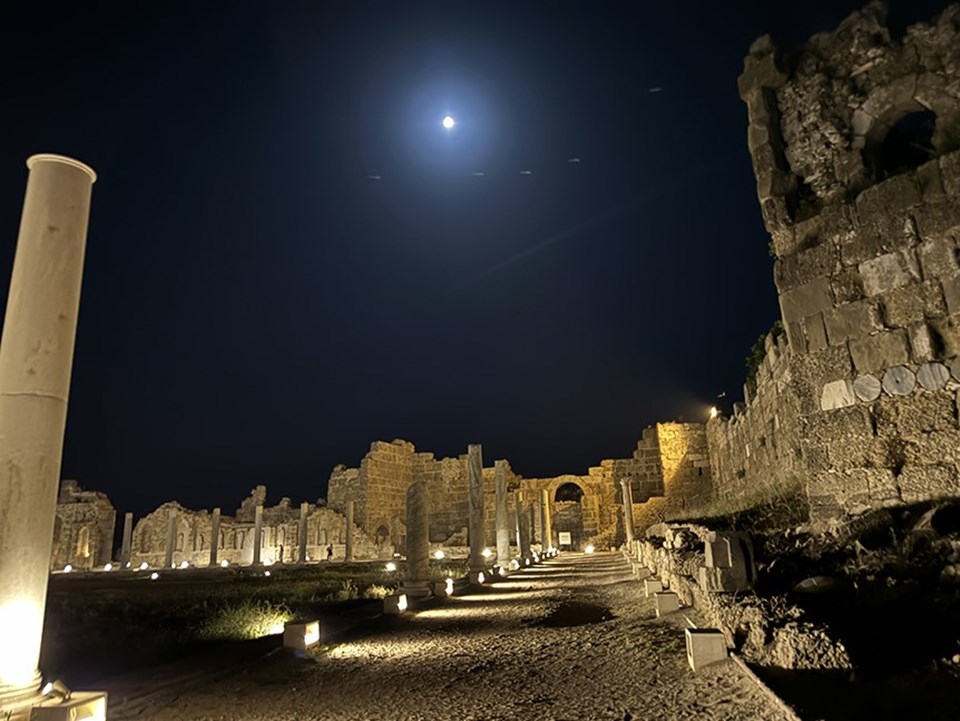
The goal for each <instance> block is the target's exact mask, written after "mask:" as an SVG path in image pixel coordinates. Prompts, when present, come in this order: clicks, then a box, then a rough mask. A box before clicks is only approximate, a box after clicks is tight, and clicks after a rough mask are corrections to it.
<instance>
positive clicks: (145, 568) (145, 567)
mask: <svg viewBox="0 0 960 721" xmlns="http://www.w3.org/2000/svg"><path fill="white" fill-rule="evenodd" d="M139 568H140V570H141V571H146V570H147V569H148V568H150V566H148V565H147V562H146V561H144V562H143V563H141V564H140V566H139Z"/></svg>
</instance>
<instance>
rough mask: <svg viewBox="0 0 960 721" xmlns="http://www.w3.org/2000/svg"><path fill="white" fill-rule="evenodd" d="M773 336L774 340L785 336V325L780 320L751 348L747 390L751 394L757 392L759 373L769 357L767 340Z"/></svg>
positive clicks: (748, 359)
mask: <svg viewBox="0 0 960 721" xmlns="http://www.w3.org/2000/svg"><path fill="white" fill-rule="evenodd" d="M770 334H773V337H774V339H776V338H779V337H780V336H781V335H783V323H781V322H780V321H779V320H778V321H775V322H774V324H773V325H772V326H771V327H770V330H769V331H768V332H766V333H764V334H763V335H761V336H760V337H759V338H757V340H756V341H754V343H753V345H752V346H751V348H750V353H749V355H747V358H746V363H747V380H746V384H747V389H748V390H749V391H750V393H753V392H754V391H756V390H757V371H758V370H760V364H761V363H763V359H764V357H765V356H766V355H767V349H766V339H767V336H768V335H770Z"/></svg>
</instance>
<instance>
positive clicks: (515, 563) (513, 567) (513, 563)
mask: <svg viewBox="0 0 960 721" xmlns="http://www.w3.org/2000/svg"><path fill="white" fill-rule="evenodd" d="M510 570H511V571H519V570H520V561H518V560H517V559H516V558H514V559H511V561H510Z"/></svg>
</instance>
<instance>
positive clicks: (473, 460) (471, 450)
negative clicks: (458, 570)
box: [467, 443, 486, 573]
mask: <svg viewBox="0 0 960 721" xmlns="http://www.w3.org/2000/svg"><path fill="white" fill-rule="evenodd" d="M467 477H468V481H469V484H470V485H469V492H470V497H469V501H470V506H469V510H470V519H469V523H470V525H469V534H470V564H469V565H470V573H481V572H483V571H484V570H485V569H486V559H485V558H484V557H483V548H484V546H483V542H484V531H485V529H484V523H483V520H484V519H483V451H482V446H481V445H480V444H479V443H474V444H471V445H469V446H467Z"/></svg>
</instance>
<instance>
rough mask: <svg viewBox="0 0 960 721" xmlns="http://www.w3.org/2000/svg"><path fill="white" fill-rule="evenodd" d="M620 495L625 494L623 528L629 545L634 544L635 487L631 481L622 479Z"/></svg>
mask: <svg viewBox="0 0 960 721" xmlns="http://www.w3.org/2000/svg"><path fill="white" fill-rule="evenodd" d="M620 495H621V496H623V529H624V533H625V534H626V535H627V547H630V546H631V545H633V489H632V488H630V481H628V480H626V479H624V480H621V481H620Z"/></svg>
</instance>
